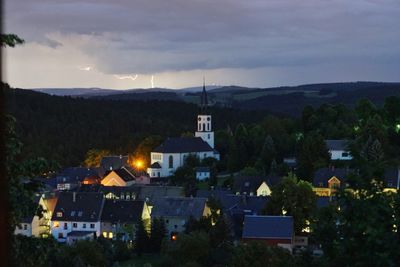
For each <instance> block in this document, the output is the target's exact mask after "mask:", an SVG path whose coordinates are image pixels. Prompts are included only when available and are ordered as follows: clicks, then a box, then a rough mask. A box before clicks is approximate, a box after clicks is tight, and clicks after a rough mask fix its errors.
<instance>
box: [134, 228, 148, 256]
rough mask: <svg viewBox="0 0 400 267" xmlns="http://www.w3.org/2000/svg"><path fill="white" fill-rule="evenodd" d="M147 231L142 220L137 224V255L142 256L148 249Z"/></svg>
mask: <svg viewBox="0 0 400 267" xmlns="http://www.w3.org/2000/svg"><path fill="white" fill-rule="evenodd" d="M148 245H149V233H148V230H147V227H146V224H145V222H144V221H143V220H140V222H139V223H138V225H137V229H136V234H135V250H136V253H137V255H138V256H142V254H143V253H144V252H147V251H148Z"/></svg>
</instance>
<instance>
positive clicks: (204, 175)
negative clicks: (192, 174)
mask: <svg viewBox="0 0 400 267" xmlns="http://www.w3.org/2000/svg"><path fill="white" fill-rule="evenodd" d="M209 178H210V172H196V179H197V180H200V181H202V180H205V179H209Z"/></svg>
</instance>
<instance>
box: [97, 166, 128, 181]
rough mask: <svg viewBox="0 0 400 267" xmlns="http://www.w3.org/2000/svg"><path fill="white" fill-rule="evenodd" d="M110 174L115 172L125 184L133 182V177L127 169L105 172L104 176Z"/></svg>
mask: <svg viewBox="0 0 400 267" xmlns="http://www.w3.org/2000/svg"><path fill="white" fill-rule="evenodd" d="M111 172H115V173H116V174H117V175H118V176H119V177H121V178H122V180H124V181H125V182H129V181H133V180H135V176H133V174H132V173H130V172H129V171H128V170H127V169H125V168H121V169H117V170H112V171H107V172H106V173H105V175H104V177H105V176H107V175H108V174H110V173H111Z"/></svg>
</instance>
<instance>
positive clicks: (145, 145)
mask: <svg viewBox="0 0 400 267" xmlns="http://www.w3.org/2000/svg"><path fill="white" fill-rule="evenodd" d="M162 140H163V139H162V137H161V136H159V135H150V136H147V137H146V138H145V139H143V140H142V141H141V142H140V143H139V145H138V146H137V147H136V149H135V152H134V153H133V154H130V155H129V162H130V163H131V165H134V162H135V161H137V160H141V161H143V166H150V162H151V159H150V153H151V151H153V149H154V148H156V147H157V146H159V145H160V144H161V142H162Z"/></svg>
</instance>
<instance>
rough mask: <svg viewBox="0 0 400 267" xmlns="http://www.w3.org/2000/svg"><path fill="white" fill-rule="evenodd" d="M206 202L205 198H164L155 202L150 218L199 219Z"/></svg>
mask: <svg viewBox="0 0 400 267" xmlns="http://www.w3.org/2000/svg"><path fill="white" fill-rule="evenodd" d="M206 202H207V199H206V198H197V197H196V198H189V197H165V198H162V199H158V200H157V201H156V203H155V205H154V207H153V210H152V212H151V216H155V217H193V218H195V219H200V218H201V217H202V216H203V212H204V208H205V206H206Z"/></svg>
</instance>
